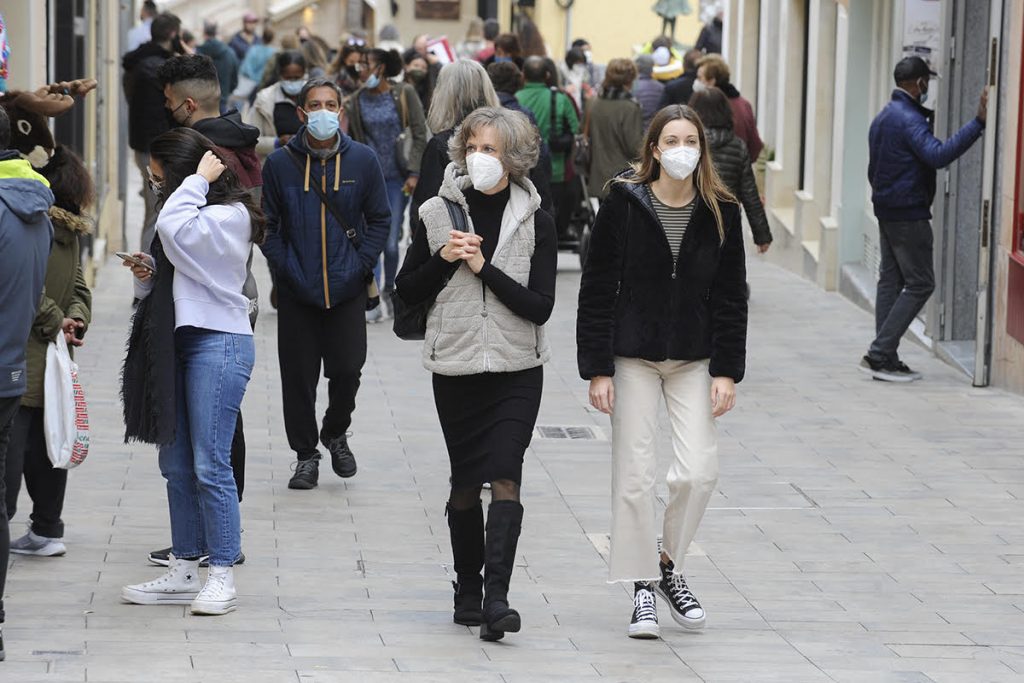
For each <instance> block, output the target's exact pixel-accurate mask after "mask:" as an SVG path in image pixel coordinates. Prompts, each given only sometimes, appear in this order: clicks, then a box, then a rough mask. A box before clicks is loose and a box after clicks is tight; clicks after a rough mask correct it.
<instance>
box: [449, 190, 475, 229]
mask: <svg viewBox="0 0 1024 683" xmlns="http://www.w3.org/2000/svg"><path fill="white" fill-rule="evenodd" d="M444 204H445V206H447V207H448V217H449V218H451V220H452V227H453V228H455V229H456V230H458V231H459V232H469V227H468V226H467V224H466V212H465V211H463V210H462V207H461V206H459V204H458V203H456V202H453V201H452V200H450V199H448V198H447V197H445V198H444Z"/></svg>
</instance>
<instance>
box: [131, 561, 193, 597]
mask: <svg viewBox="0 0 1024 683" xmlns="http://www.w3.org/2000/svg"><path fill="white" fill-rule="evenodd" d="M200 588H202V584H201V583H200V582H199V560H179V559H178V558H176V557H174V556H173V555H172V556H171V560H170V564H168V566H167V573H166V574H164V575H163V576H161V577H160V578H158V579H154V580H153V581H148V582H146V583H137V584H135V585H133V586H125V587H124V588H122V589H121V598H122V599H123V600H124V601H125V602H131V603H134V604H136V605H190V604H192V601H193V600H195V599H196V596H197V595H199V589H200Z"/></svg>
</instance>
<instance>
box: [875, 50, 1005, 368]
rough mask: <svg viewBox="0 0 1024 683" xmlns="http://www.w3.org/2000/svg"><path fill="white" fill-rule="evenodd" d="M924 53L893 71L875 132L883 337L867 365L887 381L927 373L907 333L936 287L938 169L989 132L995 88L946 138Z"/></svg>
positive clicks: (879, 330)
mask: <svg viewBox="0 0 1024 683" xmlns="http://www.w3.org/2000/svg"><path fill="white" fill-rule="evenodd" d="M935 75H936V74H935V72H934V71H932V70H931V69H930V68H929V66H928V63H927V62H925V61H924V60H923V59H921V58H920V57H904V58H903V59H901V60H900V61H899V63H898V64H897V65H896V68H895V69H894V70H893V80H895V81H896V89H895V90H893V91H892V99H891V100H890V101H889V103H888V104H887V105H885V108H884V109H882V111H881V112H879V114H878V116H876V117H875V120H874V121H872V122H871V128H870V130H869V131H868V154H869V157H868V158H869V161H868V181H869V182H870V183H871V203H872V205H873V206H874V210H875V217H876V218H877V219H878V245H879V250H880V251H881V256H882V263H881V266H880V268H879V274H878V290H877V292H876V298H875V340H874V341H873V342H871V347H870V348H869V349H868V353H867V355H866V356H864V358H863V359H861V362H860V369H861V370H862V371H863V372H865V373H867V374H869V375H871V376H872V377H873V378H874V379H877V380H882V381H886V382H912V381H914V380H916V379H920V378H921V375H920V374H919V373H916V372H914V371H913V370H911V369H910V368H909V367H907V365H906V364H905V363H904V362H903V361H901V360H900V358H899V354H898V352H897V350H898V348H899V343H900V339H901V338H902V337H903V335H904V333H905V332H906V331H907V328H909V327H910V323H912V322H913V321H914V318H916V317H917V314H918V313H920V312H921V309H922V308H923V307H924V305H925V303H926V302H927V301H928V297H929V296H931V294H932V292H933V291H934V289H935V271H934V268H935V267H934V265H933V263H932V237H933V236H932V225H931V217H932V211H931V207H932V202H933V201H934V200H935V171H936V169H940V168H945V167H946V166H948V165H949V164H951V163H953V162H954V161H955V160H956V159H958V158H959V157H960V156H961V155H962V154H964V152H966V151H967V150H968V149H970V147H971V145H973V144H974V143H975V142H977V140H978V138H980V137H981V135H982V133H984V132H985V119H986V118H987V116H988V87H987V86H986V87H985V88H984V89H983V90H982V91H981V100H980V101H979V103H978V111H977V114H975V116H974V118H972V119H971V120H970V121H968V122H967V124H966V125H964V126H963V128H961V129H960V130H959V131H957V132H956V134H954V135H953V137H951V138H949V139H948V140H946V141H945V142H942V141H940V140H937V139H936V138H935V135H934V134H933V132H932V125H933V124H932V119H933V117H934V115H935V112H934V111H932V110H931V109H926V108H925V107H924V104H923V103H924V101H925V99H926V98H927V96H928V83H929V81H930V80H931V77H932V76H935Z"/></svg>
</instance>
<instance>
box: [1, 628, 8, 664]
mask: <svg viewBox="0 0 1024 683" xmlns="http://www.w3.org/2000/svg"><path fill="white" fill-rule="evenodd" d="M6 657H7V655H6V654H4V632H3V629H0V662H2V661H4V659H5V658H6Z"/></svg>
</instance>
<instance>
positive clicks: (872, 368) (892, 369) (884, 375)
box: [857, 356, 921, 383]
mask: <svg viewBox="0 0 1024 683" xmlns="http://www.w3.org/2000/svg"><path fill="white" fill-rule="evenodd" d="M900 365H901V364H897V363H893V362H892V361H879V360H875V359H873V358H871V357H870V356H864V357H863V358H861V359H860V365H858V366H857V368H858V369H859V370H860V371H861V372H863V373H865V374H868V375H871V377H872V379H876V380H878V381H879V382H902V383H906V382H913V381H914V380H915V379H920V378H921V376H920V375H919V374H917V373H916V372H913V371H912V370H911V369H910V368H908V367H907V366H906V365H903V366H902V368H901V367H900Z"/></svg>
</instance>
